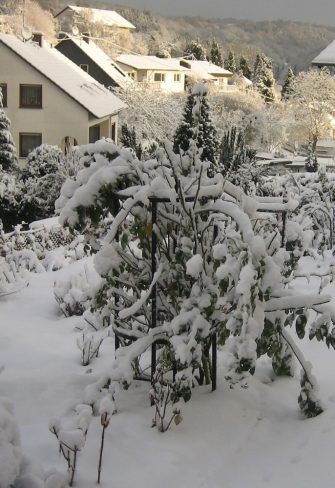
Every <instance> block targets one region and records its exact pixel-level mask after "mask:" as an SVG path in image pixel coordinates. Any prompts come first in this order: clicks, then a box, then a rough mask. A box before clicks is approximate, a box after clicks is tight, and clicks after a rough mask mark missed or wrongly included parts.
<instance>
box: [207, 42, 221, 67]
mask: <svg viewBox="0 0 335 488" xmlns="http://www.w3.org/2000/svg"><path fill="white" fill-rule="evenodd" d="M209 60H210V61H211V63H213V64H215V65H216V66H221V67H222V66H223V59H222V54H221V48H220V46H219V44H218V43H217V42H216V41H213V42H212V46H211V50H210V53H209Z"/></svg>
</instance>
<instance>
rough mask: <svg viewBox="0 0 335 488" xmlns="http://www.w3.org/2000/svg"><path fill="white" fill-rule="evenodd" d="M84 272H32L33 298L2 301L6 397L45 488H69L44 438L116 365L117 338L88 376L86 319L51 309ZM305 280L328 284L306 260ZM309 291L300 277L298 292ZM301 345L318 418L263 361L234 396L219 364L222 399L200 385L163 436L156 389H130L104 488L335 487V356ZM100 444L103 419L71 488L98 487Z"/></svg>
mask: <svg viewBox="0 0 335 488" xmlns="http://www.w3.org/2000/svg"><path fill="white" fill-rule="evenodd" d="M217 252H218V251H217ZM81 267H82V264H81V263H79V262H76V263H73V264H71V265H69V266H68V267H67V268H64V269H61V270H59V271H56V272H46V273H41V274H33V275H31V278H30V286H29V287H28V288H26V289H24V290H22V291H21V292H20V293H18V294H15V295H11V296H9V297H7V298H5V299H2V300H1V302H0V308H1V320H0V333H1V342H0V350H1V364H4V365H5V370H4V372H3V373H2V375H1V376H0V385H1V393H2V394H3V395H6V396H7V397H8V398H10V400H11V402H12V403H13V404H14V406H15V417H16V421H17V423H18V426H19V430H20V434H21V444H22V451H23V452H25V453H27V454H29V457H30V459H31V460H33V461H34V463H35V464H37V465H39V466H40V467H39V470H42V471H43V470H44V469H45V470H46V473H45V474H44V476H43V477H42V479H46V480H47V481H46V482H45V488H61V487H62V486H63V484H62V483H63V481H64V478H63V477H62V476H65V475H66V467H65V463H64V460H63V459H61V458H60V457H59V455H58V446H57V442H56V440H55V438H54V436H53V435H52V434H51V433H50V432H49V431H48V425H49V421H50V419H51V418H52V417H54V416H58V415H63V414H65V415H66V414H69V412H71V411H72V409H73V407H74V405H78V404H79V405H80V404H81V401H82V400H84V394H85V393H84V390H85V387H86V386H88V385H92V382H93V381H95V380H97V379H98V378H100V377H101V371H103V370H104V367H105V365H106V364H108V363H107V362H106V357H107V356H111V355H113V348H114V345H113V339H112V338H111V337H110V338H107V339H106V340H105V342H104V344H103V350H102V354H101V357H100V358H98V359H97V360H96V361H95V362H94V363H92V365H91V366H90V368H86V367H83V366H81V365H80V364H79V363H80V362H79V354H78V351H77V349H76V338H77V337H78V332H76V331H75V329H74V327H75V325H76V324H77V323H78V320H79V319H78V318H73V317H70V318H64V317H62V316H61V314H60V312H59V311H58V309H57V304H56V303H55V301H54V298H53V282H54V281H55V280H59V281H61V280H67V279H68V278H69V277H70V276H72V275H73V274H74V273H75V272H76V270H77V269H81ZM304 270H305V272H306V273H307V272H308V273H309V274H310V276H311V283H312V285H313V286H314V289H315V292H317V290H318V286H319V281H320V279H319V278H318V277H313V269H312V264H310V261H307V260H306V261H305V266H304ZM305 282H306V280H304V279H303V278H298V279H297V286H298V288H299V289H300V290H301V293H303V291H304V286H305ZM334 292H335V285H334V284H329V285H328V286H327V289H326V293H329V294H334ZM299 346H300V347H301V349H302V351H303V353H304V355H305V356H306V357H307V358H308V359H309V360H311V361H312V363H313V365H314V368H313V371H314V374H315V376H316V377H317V378H318V380H319V382H320V395H321V400H322V404H323V406H324V407H325V412H324V413H323V414H322V415H320V416H318V417H316V418H314V419H310V420H303V419H302V418H301V414H300V413H299V409H298V407H297V403H296V396H297V394H298V391H299V384H298V382H299V373H297V376H296V377H294V378H292V379H287V378H282V379H280V378H277V379H275V380H274V377H273V374H272V372H271V367H270V363H269V361H268V360H267V359H266V358H263V359H261V360H260V363H259V365H258V366H257V370H256V375H255V377H253V378H251V379H250V380H249V381H248V383H249V387H248V388H247V389H241V388H240V387H235V388H234V389H230V387H229V385H228V384H227V383H226V382H225V380H224V371H225V367H226V366H225V362H221V361H220V362H219V371H218V388H217V391H215V392H214V393H211V392H210V387H208V386H203V387H197V388H196V389H195V390H194V393H193V397H192V400H191V401H190V402H189V403H187V404H185V405H183V422H182V423H181V424H180V425H179V426H178V427H177V426H175V425H174V424H173V427H172V429H171V430H169V431H168V432H167V433H166V434H164V435H162V434H161V433H159V432H157V431H156V430H153V429H151V428H150V425H151V419H152V417H153V416H154V411H153V409H152V408H151V407H150V401H149V398H148V386H147V384H146V383H141V382H137V383H136V384H135V385H134V386H133V387H132V388H130V390H128V391H122V390H121V392H120V397H119V399H118V402H117V407H118V413H117V414H116V415H114V416H113V417H112V420H111V423H110V426H109V428H108V429H107V431H106V436H105V450H104V460H105V462H104V464H103V469H102V483H103V486H105V487H106V488H113V487H114V486H123V487H131V486H136V487H137V488H154V487H156V486H160V487H162V488H170V487H171V486H175V487H176V488H179V487H183V488H207V487H208V488H222V486H225V487H227V488H240V487H242V486H252V487H255V488H256V487H257V488H258V487H262V486H269V487H271V488H282V486H285V487H286V488H296V487H297V486H299V487H306V488H308V487H310V486H314V485H315V484H318V485H319V486H323V487H331V486H332V485H333V473H332V471H331V470H330V469H329V466H331V465H332V462H333V438H334V418H335V387H334V381H333V371H334V367H335V354H334V351H329V350H327V349H326V348H325V347H324V344H320V343H318V342H310V341H308V339H306V340H303V341H301V343H300V344H299ZM227 360H228V359H227ZM108 362H109V360H108ZM100 387H101V386H100ZM97 391H98V390H97ZM104 402H107V407H108V409H109V407H110V408H112V406H111V404H109V406H108V400H104V401H103V402H102V400H101V405H102V407H101V409H102V410H104V409H107V407H106V404H105V403H104ZM77 409H78V407H77ZM79 410H80V408H79ZM102 410H100V411H102ZM109 412H110V410H109ZM78 436H79V437H80V435H79V434H78ZM100 436H101V425H100V418H98V419H97V418H93V419H92V423H91V425H90V427H89V431H88V436H87V440H86V443H85V446H84V448H83V450H82V451H81V452H80V454H79V459H78V472H77V474H76V477H75V486H80V488H92V486H93V485H94V484H95V481H96V469H97V459H98V449H99V442H100ZM70 437H71V436H70ZM74 437H75V435H74V436H72V438H71V439H70V440H72V441H73V440H74ZM0 458H1V456H0ZM144 467H146V469H144ZM55 469H56V470H57V471H58V473H56V472H55ZM38 472H39V471H38V470H35V471H29V473H26V475H25V477H26V480H27V479H30V480H31V479H33V478H34V477H35V479H36V478H37V473H38ZM0 473H1V474H0V476H1V475H2V476H3V471H0ZM163 473H166V476H165V475H164V476H162V474H163ZM0 479H1V478H0ZM5 486H6V485H5ZM26 486H30V485H23V484H21V485H20V488H26ZM31 486H39V485H31ZM40 486H44V485H43V484H42V485H40ZM1 488H2V487H1ZM6 488H7V487H6Z"/></svg>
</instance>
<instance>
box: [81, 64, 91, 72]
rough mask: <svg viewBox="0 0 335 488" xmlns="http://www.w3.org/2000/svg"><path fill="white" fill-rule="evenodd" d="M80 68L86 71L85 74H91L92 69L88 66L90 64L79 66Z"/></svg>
mask: <svg viewBox="0 0 335 488" xmlns="http://www.w3.org/2000/svg"><path fill="white" fill-rule="evenodd" d="M79 67H80V68H81V69H82V70H83V71H85V73H89V69H90V67H89V65H88V64H80V65H79Z"/></svg>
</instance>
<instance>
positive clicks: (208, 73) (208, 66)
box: [180, 59, 238, 92]
mask: <svg viewBox="0 0 335 488" xmlns="http://www.w3.org/2000/svg"><path fill="white" fill-rule="evenodd" d="M180 65H181V66H183V67H185V68H187V69H188V70H189V72H188V74H187V78H188V79H189V81H190V82H195V81H205V82H206V83H207V84H208V85H209V87H210V88H211V87H212V88H214V89H215V90H217V91H219V92H228V91H236V90H238V86H237V85H236V84H235V83H232V79H233V73H232V72H231V71H228V70H227V69H224V68H221V67H220V66H217V65H216V64H213V63H211V62H209V61H198V60H193V59H180Z"/></svg>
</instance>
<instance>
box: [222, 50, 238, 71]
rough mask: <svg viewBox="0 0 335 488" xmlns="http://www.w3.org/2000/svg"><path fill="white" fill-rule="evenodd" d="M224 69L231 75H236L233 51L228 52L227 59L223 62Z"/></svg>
mask: <svg viewBox="0 0 335 488" xmlns="http://www.w3.org/2000/svg"><path fill="white" fill-rule="evenodd" d="M224 67H225V69H227V70H228V71H230V72H231V73H236V71H237V68H236V61H235V54H234V53H233V51H229V53H228V57H227V58H226V59H225V60H224Z"/></svg>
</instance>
